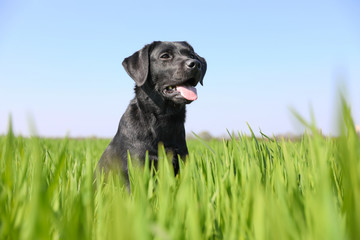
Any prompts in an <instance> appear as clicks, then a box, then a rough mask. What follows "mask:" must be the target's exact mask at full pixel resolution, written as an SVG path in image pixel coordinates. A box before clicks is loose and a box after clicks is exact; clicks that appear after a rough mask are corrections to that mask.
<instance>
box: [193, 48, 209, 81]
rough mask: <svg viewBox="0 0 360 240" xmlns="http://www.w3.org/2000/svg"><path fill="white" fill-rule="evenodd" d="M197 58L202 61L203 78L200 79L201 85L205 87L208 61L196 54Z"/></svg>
mask: <svg viewBox="0 0 360 240" xmlns="http://www.w3.org/2000/svg"><path fill="white" fill-rule="evenodd" d="M195 55H196V57H197V58H198V59H199V60H200V62H201V78H200V84H201V85H203V79H204V76H205V73H206V69H207V64H206V60H205V58H203V57H200V56H199V55H197V54H196V53H195Z"/></svg>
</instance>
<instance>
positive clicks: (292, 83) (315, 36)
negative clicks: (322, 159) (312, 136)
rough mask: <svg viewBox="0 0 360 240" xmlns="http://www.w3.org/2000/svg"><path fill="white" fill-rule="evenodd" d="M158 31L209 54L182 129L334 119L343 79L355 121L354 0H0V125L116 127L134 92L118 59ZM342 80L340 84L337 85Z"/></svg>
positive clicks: (358, 29)
mask: <svg viewBox="0 0 360 240" xmlns="http://www.w3.org/2000/svg"><path fill="white" fill-rule="evenodd" d="M154 40H167V41H175V40H186V41H188V42H189V43H190V44H192V45H193V47H194V48H195V50H196V52H197V53H199V55H201V56H203V57H205V58H206V60H207V62H208V71H207V74H206V76H205V79H204V86H203V87H198V95H199V98H198V100H196V101H195V102H193V103H192V104H190V105H189V106H188V108H187V110H188V111H187V113H188V114H187V121H186V130H187V132H191V131H194V132H197V133H199V132H201V131H203V130H207V131H209V132H211V133H212V134H213V135H222V134H224V133H226V129H229V130H230V131H231V130H235V131H241V132H248V130H247V125H246V122H248V123H249V124H250V126H251V127H252V128H253V129H254V131H255V132H258V129H259V128H261V130H262V131H263V132H264V133H266V134H269V135H272V134H283V133H287V132H292V133H299V132H301V130H302V128H301V127H300V125H299V124H298V123H297V122H296V121H295V120H294V117H293V116H292V114H291V113H290V111H289V108H291V107H292V108H294V109H296V110H297V111H298V112H299V113H300V114H302V115H303V116H304V117H305V118H307V119H309V118H310V117H309V116H310V114H309V113H310V108H311V107H312V108H313V111H314V113H315V117H316V121H317V125H318V126H319V127H320V128H322V129H323V131H324V132H325V133H333V132H334V131H335V129H336V119H337V117H336V116H337V113H338V112H337V108H336V106H337V99H338V86H339V85H341V84H343V85H345V86H346V88H347V91H346V93H347V94H346V96H347V98H348V100H349V102H350V103H351V105H352V110H353V117H354V119H355V121H356V123H357V124H360V3H359V2H358V1H356V0H345V1H340V0H339V1H334V0H327V1H308V0H303V1H258V2H255V1H228V0H224V1H216V2H212V1H188V0H182V1H102V2H96V1H67V0H65V1H41V0H37V1H31V0H30V1H17V0H15V1H10V0H9V1H6V0H5V1H4V0H0V84H1V85H0V134H3V133H5V132H6V131H7V127H8V116H9V114H11V115H12V118H13V125H14V129H15V132H16V133H18V134H24V135H28V134H29V132H30V131H31V130H29V125H31V124H30V123H31V122H34V123H35V125H36V131H37V133H38V134H40V135H42V136H57V137H62V136H65V135H67V134H68V135H70V136H73V137H79V136H94V135H95V136H100V137H112V136H113V135H114V134H115V132H116V129H117V125H118V121H119V119H120V117H121V115H122V114H123V112H124V111H125V109H126V107H127V105H128V103H129V101H130V100H131V99H132V98H133V96H134V95H133V86H134V82H133V81H132V80H131V79H130V77H129V76H128V75H127V74H126V72H125V70H124V69H123V68H122V66H121V62H122V60H123V59H124V58H125V57H127V56H129V55H131V54H132V53H133V52H135V51H137V50H139V49H140V48H142V47H143V46H144V45H145V44H147V43H150V42H152V41H154ZM340 83H341V84H340Z"/></svg>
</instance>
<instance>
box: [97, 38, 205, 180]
mask: <svg viewBox="0 0 360 240" xmlns="http://www.w3.org/2000/svg"><path fill="white" fill-rule="evenodd" d="M122 65H123V66H124V68H125V70H126V72H127V73H128V74H129V75H130V77H131V78H132V79H133V80H134V81H135V83H136V86H135V97H134V99H132V100H131V102H130V104H129V106H128V107H127V109H126V111H125V113H124V115H123V116H122V117H121V119H120V123H119V127H118V130H117V133H116V135H115V137H114V138H113V139H112V141H111V142H110V144H109V146H108V147H107V148H106V149H105V151H104V153H103V154H102V156H101V159H100V161H99V163H98V166H97V168H98V170H100V171H102V170H103V171H104V172H105V173H106V172H108V171H110V170H112V171H115V172H117V173H119V174H121V175H123V176H124V177H125V179H126V181H127V184H129V179H128V166H127V163H128V151H129V154H130V156H131V159H138V160H139V161H140V162H141V163H142V164H144V162H145V155H146V151H148V154H149V159H150V161H153V162H154V165H155V166H157V161H158V144H159V143H162V144H163V145H164V147H165V150H166V152H171V153H172V154H173V160H172V163H173V167H174V172H175V174H177V173H178V171H179V163H178V156H180V158H181V159H183V160H184V159H185V157H186V155H187V154H188V149H187V146H186V140H185V128H184V122H185V112H186V110H185V106H186V104H189V103H191V102H192V101H194V100H196V99H197V92H196V88H195V87H196V85H197V84H198V83H199V82H200V84H201V85H202V84H203V78H204V75H205V72H206V61H205V59H204V58H202V57H200V56H199V55H198V54H196V53H195V52H194V49H193V48H192V47H191V46H190V44H188V43H187V42H160V41H156V42H153V43H151V44H148V45H145V47H144V48H142V49H141V50H139V51H137V52H135V53H134V54H133V55H132V56H130V57H128V58H125V59H124V61H123V63H122Z"/></svg>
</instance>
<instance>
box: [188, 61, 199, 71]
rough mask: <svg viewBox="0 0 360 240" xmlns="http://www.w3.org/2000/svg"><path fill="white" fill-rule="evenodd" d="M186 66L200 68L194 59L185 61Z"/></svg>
mask: <svg viewBox="0 0 360 240" xmlns="http://www.w3.org/2000/svg"><path fill="white" fill-rule="evenodd" d="M186 67H187V68H189V69H194V68H200V67H201V64H200V62H199V61H198V60H196V59H190V60H187V61H186Z"/></svg>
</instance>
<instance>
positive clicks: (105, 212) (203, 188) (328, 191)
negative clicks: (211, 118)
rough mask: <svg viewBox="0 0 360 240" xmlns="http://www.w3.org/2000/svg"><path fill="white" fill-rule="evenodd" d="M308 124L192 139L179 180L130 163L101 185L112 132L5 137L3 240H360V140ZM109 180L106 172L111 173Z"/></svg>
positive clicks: (163, 169)
mask: <svg viewBox="0 0 360 240" xmlns="http://www.w3.org/2000/svg"><path fill="white" fill-rule="evenodd" d="M343 109H344V111H343V117H344V124H343V125H342V135H341V136H339V137H336V138H333V137H324V136H321V135H319V134H318V131H317V130H316V129H315V128H314V127H313V126H309V131H308V133H306V134H305V135H304V136H302V137H301V138H300V139H299V140H296V141H289V140H284V139H280V140H276V139H275V138H272V137H270V138H268V137H266V136H263V137H262V138H255V137H254V136H252V137H251V136H249V137H247V136H242V135H241V134H236V135H233V136H232V138H230V139H227V140H211V141H204V140H201V139H198V140H190V141H188V147H189V152H190V154H189V158H188V160H187V162H186V163H185V164H182V165H181V174H180V175H179V176H177V177H174V176H173V174H172V173H171V167H170V166H169V162H168V161H167V158H168V157H167V156H166V155H165V154H164V150H163V149H162V148H160V153H159V157H160V164H159V170H158V171H156V170H154V169H152V170H149V169H148V168H139V167H133V168H131V173H130V178H131V194H129V192H128V190H127V189H126V188H125V187H124V186H123V185H122V183H121V181H120V180H119V178H117V177H116V176H113V177H110V178H109V180H108V181H107V183H106V184H102V183H101V182H100V183H98V184H97V186H96V187H95V188H94V187H93V171H94V169H95V166H96V163H97V161H98V160H99V158H100V156H101V154H102V152H103V150H104V148H105V147H106V145H107V144H108V142H109V140H99V139H82V140H75V139H44V138H37V137H33V138H22V137H15V136H14V135H13V134H12V132H11V130H10V131H9V133H8V134H7V135H6V136H3V137H0V239H36V240H38V239H67V240H68V239H126V240H127V239H195V240H199V239H359V236H360V141H359V137H358V135H357V134H356V132H355V129H354V124H353V122H352V120H351V117H350V113H349V109H348V108H347V107H346V106H345V107H344V108H343ZM102 179H103V178H102Z"/></svg>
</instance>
